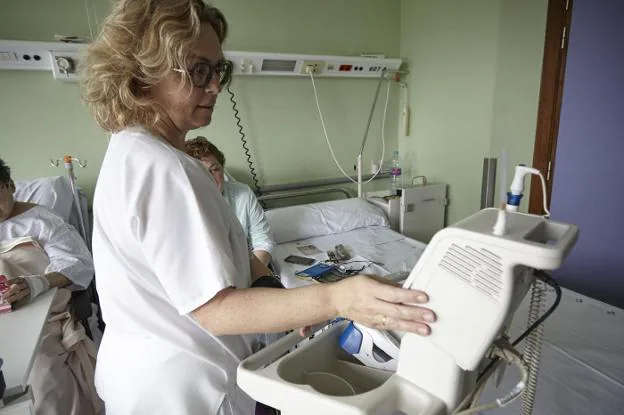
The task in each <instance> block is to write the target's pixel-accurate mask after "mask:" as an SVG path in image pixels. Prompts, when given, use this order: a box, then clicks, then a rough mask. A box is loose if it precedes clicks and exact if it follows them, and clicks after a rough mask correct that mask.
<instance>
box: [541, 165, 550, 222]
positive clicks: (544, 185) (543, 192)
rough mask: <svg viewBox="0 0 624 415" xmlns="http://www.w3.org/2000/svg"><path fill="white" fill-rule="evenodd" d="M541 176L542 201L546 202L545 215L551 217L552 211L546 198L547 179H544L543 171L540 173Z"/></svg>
mask: <svg viewBox="0 0 624 415" xmlns="http://www.w3.org/2000/svg"><path fill="white" fill-rule="evenodd" d="M539 178H540V181H541V182H542V203H543V204H544V213H546V214H545V215H544V216H545V217H547V218H549V217H550V211H549V210H548V200H547V198H546V179H544V175H543V174H542V172H540V173H539Z"/></svg>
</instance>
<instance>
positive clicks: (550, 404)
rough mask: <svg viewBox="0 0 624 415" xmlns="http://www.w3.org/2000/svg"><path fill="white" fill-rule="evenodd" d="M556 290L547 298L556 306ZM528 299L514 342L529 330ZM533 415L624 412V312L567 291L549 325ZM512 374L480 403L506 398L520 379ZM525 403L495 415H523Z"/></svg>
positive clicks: (514, 331)
mask: <svg viewBox="0 0 624 415" xmlns="http://www.w3.org/2000/svg"><path fill="white" fill-rule="evenodd" d="M554 297H555V294H554V291H550V292H549V293H548V302H547V304H548V305H550V304H552V301H553V299H554ZM528 304H529V301H528V297H527V299H526V300H525V301H524V303H523V304H522V306H521V308H520V309H519V310H518V312H517V313H516V317H515V319H514V321H513V327H512V330H511V332H512V338H515V337H517V336H518V335H520V334H521V333H522V332H523V331H524V329H525V328H526V316H527V315H528ZM544 340H545V341H544V346H543V349H542V359H541V364H540V371H539V378H538V383H537V394H536V399H535V406H534V409H533V414H534V415H568V414H592V415H593V414H596V415H598V414H600V415H602V414H604V415H611V414H614V415H615V414H622V413H624V310H622V309H619V308H617V307H612V306H609V305H607V304H605V303H602V302H600V301H597V300H594V299H592V298H589V297H586V296H584V295H581V294H577V293H575V292H573V291H570V290H566V289H563V297H562V300H561V303H560V305H559V307H558V308H557V310H556V311H555V312H554V313H553V314H552V315H551V316H550V318H549V319H548V320H546V322H545V327H544ZM516 373H517V372H516V370H515V369H512V368H508V369H507V375H506V377H505V379H504V381H503V382H502V385H501V387H500V389H498V390H497V389H495V388H494V386H493V382H490V384H488V387H487V388H486V390H485V392H484V394H483V397H482V399H481V402H487V401H490V400H492V399H494V398H497V397H499V396H500V395H501V394H505V393H506V392H507V391H509V390H510V389H511V387H513V386H514V384H515V382H517V380H518V376H517V375H516ZM520 408H521V402H520V400H518V401H517V402H514V403H512V404H511V405H509V406H508V407H505V408H501V409H499V410H497V411H491V413H492V414H506V415H507V414H509V415H511V414H514V415H515V414H519V413H520Z"/></svg>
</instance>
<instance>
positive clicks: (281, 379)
mask: <svg viewBox="0 0 624 415" xmlns="http://www.w3.org/2000/svg"><path fill="white" fill-rule="evenodd" d="M500 213H501V211H500V210H498V209H485V210H482V211H480V212H478V213H476V214H474V215H472V216H470V217H468V218H466V219H464V220H462V221H460V222H459V223H457V224H455V225H454V226H451V227H448V228H445V229H443V230H441V231H439V232H438V233H437V234H436V235H435V236H434V237H433V239H432V240H431V243H430V244H429V245H428V246H427V249H426V250H425V252H424V253H423V255H422V257H421V258H420V259H419V261H418V263H417V264H416V266H415V267H414V269H413V270H412V272H411V274H410V275H409V277H408V279H407V280H406V281H405V283H404V285H403V286H404V287H406V288H412V289H421V290H424V291H426V292H427V293H428V294H429V297H430V302H429V304H428V306H429V307H431V308H432V309H433V310H434V311H435V312H436V313H437V316H438V321H437V322H436V323H434V324H433V325H432V333H431V335H430V336H428V337H420V336H418V335H415V334H411V333H396V332H379V331H377V330H371V329H365V328H361V327H360V328H359V329H358V330H356V332H357V331H360V332H361V333H362V339H361V340H362V341H361V342H360V344H359V345H358V344H357V342H355V343H356V346H357V347H356V348H355V350H351V349H350V347H349V346H348V345H347V347H346V349H347V350H350V352H351V353H347V352H345V350H344V349H343V348H342V347H341V346H340V344H339V343H340V338H341V337H343V339H342V340H343V346H345V344H344V343H345V342H344V340H345V339H344V336H345V333H347V332H348V331H349V330H351V331H354V330H353V328H354V325H353V324H352V323H349V322H346V321H344V322H340V323H337V324H334V325H332V326H330V327H329V329H327V330H325V331H324V332H323V333H322V334H320V335H318V336H316V337H314V338H313V339H312V340H311V341H308V342H304V343H302V344H301V345H299V347H298V348H296V349H295V350H294V351H291V352H289V353H286V352H288V351H289V350H291V349H292V347H293V346H294V345H295V344H296V343H297V342H299V341H300V338H298V333H293V334H291V335H289V336H286V337H284V338H283V339H281V340H280V341H278V342H276V343H274V344H273V345H271V346H270V347H267V348H266V349H264V350H261V351H260V352H259V353H257V354H255V355H252V356H251V357H249V358H248V359H246V360H245V361H243V362H241V364H240V366H239V368H238V384H239V386H240V387H241V388H242V389H243V390H244V391H245V392H246V393H248V394H249V395H250V396H251V397H252V398H254V399H256V400H258V401H260V402H263V403H265V404H267V405H270V406H272V407H274V408H277V409H279V410H281V411H282V413H284V414H285V415H289V414H319V413H330V414H410V415H412V414H428V415H431V414H450V413H452V412H453V411H454V410H455V409H456V408H457V406H458V404H459V403H460V401H462V399H464V398H466V396H467V395H468V394H469V393H471V392H472V390H473V389H474V388H475V381H476V372H477V370H479V369H481V367H480V364H481V363H482V362H484V358H486V357H490V355H491V352H492V351H493V350H494V349H495V348H494V347H493V345H494V344H497V342H498V341H499V339H500V338H501V336H502V335H503V334H504V332H505V330H506V329H507V327H508V325H509V323H510V321H511V318H512V317H513V314H514V312H515V310H516V309H517V307H518V305H519V304H520V302H521V301H522V300H523V298H524V297H525V295H526V293H527V291H528V289H529V287H530V286H531V284H532V283H533V281H534V278H535V277H534V273H533V270H554V269H557V268H559V267H560V266H561V264H562V261H563V260H564V258H565V257H566V256H567V254H568V252H569V251H570V250H571V249H572V247H573V245H574V244H575V242H576V239H577V236H578V228H577V227H576V226H574V225H569V224H564V223H558V222H553V221H550V220H547V219H545V218H543V217H541V216H535V215H528V214H523V213H517V212H508V213H506V214H505V215H506V223H505V225H504V227H505V231H504V232H503V234H502V235H494V234H493V227H494V225H495V224H496V223H497V218H498V217H499V216H500ZM497 234H500V232H497ZM355 327H356V328H357V326H355ZM345 329H347V330H345ZM380 339H381V340H380ZM384 339H386V340H389V341H384ZM371 343H377V347H378V348H381V349H382V350H383V353H379V350H377V353H372V348H373V345H372V344H371ZM393 343H394V344H397V345H399V348H400V349H399V350H398V353H397V352H396V351H395V352H393V351H392V350H391V349H392V345H393ZM351 346H353V344H351ZM358 347H359V349H358ZM397 354H398V361H396V362H394V363H396V371H394V370H382V369H379V368H376V367H371V366H376V365H375V362H374V361H377V363H380V362H381V363H384V360H386V361H387V360H392V359H393V358H395V357H396V355H397ZM380 356H382V357H381V358H380ZM355 357H357V358H355ZM358 359H359V360H358ZM362 362H365V363H368V365H364V364H362ZM385 363H388V362H385ZM390 363H391V362H390ZM377 366H378V367H383V365H381V366H379V365H377ZM525 372H526V368H525ZM521 383H522V382H521ZM522 387H523V385H520V389H518V390H515V391H512V393H511V394H510V395H508V396H507V397H506V401H509V400H511V399H513V398H515V397H517V396H518V395H520V392H521V391H522ZM503 403H504V402H503Z"/></svg>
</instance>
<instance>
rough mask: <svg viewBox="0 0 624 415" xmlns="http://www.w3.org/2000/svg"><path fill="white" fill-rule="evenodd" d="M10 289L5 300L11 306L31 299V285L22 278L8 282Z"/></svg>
mask: <svg viewBox="0 0 624 415" xmlns="http://www.w3.org/2000/svg"><path fill="white" fill-rule="evenodd" d="M7 284H8V285H9V289H8V291H7V292H6V293H4V300H5V301H6V302H8V303H9V304H14V303H16V302H18V301H21V300H25V299H28V298H30V285H28V283H27V282H26V280H25V279H24V278H22V277H17V278H13V279H10V280H8V281H7Z"/></svg>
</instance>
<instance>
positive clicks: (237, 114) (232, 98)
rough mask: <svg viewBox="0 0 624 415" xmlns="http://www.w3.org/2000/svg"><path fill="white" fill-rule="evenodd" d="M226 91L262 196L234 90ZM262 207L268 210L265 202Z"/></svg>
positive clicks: (228, 89)
mask: <svg viewBox="0 0 624 415" xmlns="http://www.w3.org/2000/svg"><path fill="white" fill-rule="evenodd" d="M225 89H226V91H227V92H228V94H230V102H231V103H232V110H233V111H234V118H235V119H236V126H237V127H238V134H239V135H240V139H241V142H242V145H243V151H244V152H245V158H246V159H247V165H249V172H250V173H251V179H252V180H253V182H254V187H255V193H256V196H260V195H261V194H262V192H261V191H260V184H259V181H258V174H257V173H256V169H255V168H254V166H253V161H252V159H251V151H250V150H249V146H248V145H247V136H246V134H245V130H244V128H243V120H242V119H241V117H240V111H239V110H238V103H237V102H236V96H235V95H234V91H232V89H231V88H230V84H228V85H227V86H226V88H225ZM260 205H261V206H262V207H263V208H265V209H266V206H265V205H264V201H262V200H261V201H260Z"/></svg>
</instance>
